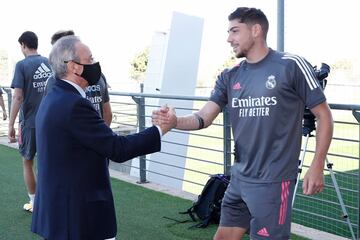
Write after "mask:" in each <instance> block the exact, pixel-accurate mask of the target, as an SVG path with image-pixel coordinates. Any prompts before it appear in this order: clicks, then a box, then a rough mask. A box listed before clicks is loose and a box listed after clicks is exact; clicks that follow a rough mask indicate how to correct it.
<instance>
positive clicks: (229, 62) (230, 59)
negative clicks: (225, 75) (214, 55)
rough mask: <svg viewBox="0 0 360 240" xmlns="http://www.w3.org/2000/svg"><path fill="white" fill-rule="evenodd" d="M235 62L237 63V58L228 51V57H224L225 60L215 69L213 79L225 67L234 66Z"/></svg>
mask: <svg viewBox="0 0 360 240" xmlns="http://www.w3.org/2000/svg"><path fill="white" fill-rule="evenodd" d="M237 63H238V59H237V58H236V57H235V55H234V53H233V52H231V53H230V56H229V57H228V59H226V60H225V62H224V63H223V64H222V65H221V67H220V68H218V69H217V70H216V73H215V79H216V78H217V76H219V74H220V73H221V72H222V71H223V70H224V69H226V68H232V67H234V66H235V65H236V64H237Z"/></svg>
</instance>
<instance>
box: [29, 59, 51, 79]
mask: <svg viewBox="0 0 360 240" xmlns="http://www.w3.org/2000/svg"><path fill="white" fill-rule="evenodd" d="M52 74H53V72H52V71H51V69H50V68H49V67H48V66H46V65H45V63H41V64H40V66H39V67H38V68H37V70H36V72H35V74H34V76H33V78H34V79H41V78H45V79H48V78H49V77H51V76H52Z"/></svg>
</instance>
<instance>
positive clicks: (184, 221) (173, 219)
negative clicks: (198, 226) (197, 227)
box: [163, 216, 190, 223]
mask: <svg viewBox="0 0 360 240" xmlns="http://www.w3.org/2000/svg"><path fill="white" fill-rule="evenodd" d="M163 218H165V219H169V220H172V221H175V222H177V223H187V222H190V220H189V219H187V220H182V221H181V220H177V219H175V218H169V217H166V216H163Z"/></svg>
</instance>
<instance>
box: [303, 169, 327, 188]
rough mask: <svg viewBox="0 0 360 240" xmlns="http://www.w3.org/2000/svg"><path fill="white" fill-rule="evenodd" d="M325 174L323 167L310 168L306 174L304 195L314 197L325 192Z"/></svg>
mask: <svg viewBox="0 0 360 240" xmlns="http://www.w3.org/2000/svg"><path fill="white" fill-rule="evenodd" d="M324 186H325V185H324V173H323V167H322V168H320V167H318V168H316V167H314V166H310V168H309V170H308V171H307V173H306V174H305V177H304V182H303V187H302V188H303V193H304V194H305V195H313V194H317V193H320V192H321V191H322V190H324Z"/></svg>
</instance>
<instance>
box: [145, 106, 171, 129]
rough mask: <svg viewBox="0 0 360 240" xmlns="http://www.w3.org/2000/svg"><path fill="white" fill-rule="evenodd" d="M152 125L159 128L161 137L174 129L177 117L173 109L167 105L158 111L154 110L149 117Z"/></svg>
mask: <svg viewBox="0 0 360 240" xmlns="http://www.w3.org/2000/svg"><path fill="white" fill-rule="evenodd" d="M151 119H152V123H153V124H154V125H157V126H159V127H160V128H161V131H162V133H163V135H164V134H165V133H167V132H168V131H170V130H171V129H172V128H174V127H176V124H177V117H176V112H175V109H174V108H172V107H169V106H167V105H165V106H162V107H161V108H160V109H158V110H154V111H153V114H152V116H151Z"/></svg>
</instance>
